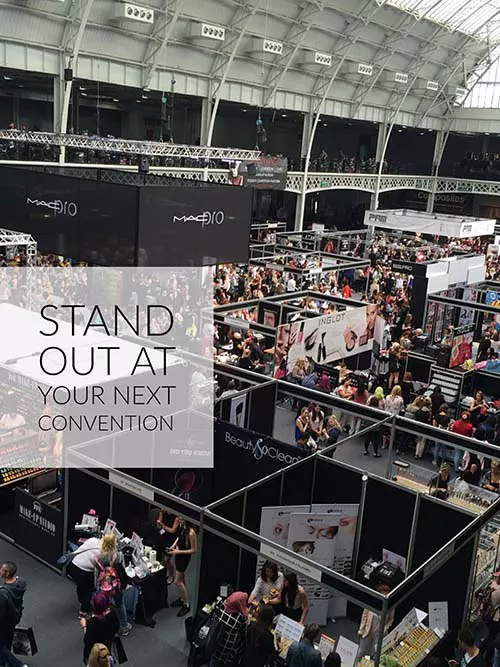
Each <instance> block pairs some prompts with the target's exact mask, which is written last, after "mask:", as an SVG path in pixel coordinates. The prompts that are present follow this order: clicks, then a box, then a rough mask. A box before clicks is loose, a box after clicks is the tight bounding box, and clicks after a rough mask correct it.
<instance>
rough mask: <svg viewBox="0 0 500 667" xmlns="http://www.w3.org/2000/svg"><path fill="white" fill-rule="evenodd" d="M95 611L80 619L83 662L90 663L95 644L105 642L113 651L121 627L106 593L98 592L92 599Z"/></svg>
mask: <svg viewBox="0 0 500 667" xmlns="http://www.w3.org/2000/svg"><path fill="white" fill-rule="evenodd" d="M92 609H93V612H92V614H90V615H89V616H87V617H84V618H81V619H80V625H81V626H82V630H83V632H84V633H85V634H84V635H83V662H84V663H85V664H87V663H88V660H89V655H90V651H91V650H92V647H93V646H94V644H104V646H106V647H107V648H108V650H109V651H110V652H111V645H112V643H113V639H114V638H115V635H116V634H117V632H118V630H119V629H120V622H119V620H118V615H117V613H116V611H115V610H114V609H113V608H112V607H110V606H109V599H108V598H107V597H106V595H105V594H104V593H96V594H95V595H94V597H93V599H92Z"/></svg>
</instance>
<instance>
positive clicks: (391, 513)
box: [358, 478, 416, 568]
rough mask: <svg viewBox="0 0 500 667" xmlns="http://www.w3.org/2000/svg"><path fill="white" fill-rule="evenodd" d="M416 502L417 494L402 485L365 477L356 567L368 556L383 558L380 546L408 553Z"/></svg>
mask: <svg viewBox="0 0 500 667" xmlns="http://www.w3.org/2000/svg"><path fill="white" fill-rule="evenodd" d="M415 502H416V496H415V495H414V494H412V493H409V492H408V491H405V490H404V489H402V488H398V487H396V486H393V485H392V484H388V483H386V482H382V481H379V480H377V479H374V478H369V479H368V484H367V487H366V496H365V503H364V514H363V523H362V525H361V540H360V544H359V556H358V568H359V567H361V566H362V565H363V564H364V563H365V562H366V561H367V560H368V559H369V558H374V559H375V560H377V559H380V558H382V550H383V549H389V551H392V552H394V553H396V554H399V555H400V556H404V558H406V557H407V556H408V548H409V545H410V536H411V526H412V521H413V514H414V510H415Z"/></svg>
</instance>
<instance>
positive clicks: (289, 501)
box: [281, 458, 315, 505]
mask: <svg viewBox="0 0 500 667" xmlns="http://www.w3.org/2000/svg"><path fill="white" fill-rule="evenodd" d="M314 467H315V459H314V458H309V459H307V460H306V461H304V462H303V463H301V465H297V466H295V467H293V468H290V469H289V470H287V471H286V474H285V479H284V482H283V499H282V502H281V504H282V505H310V504H311V497H312V490H313V485H314V483H315V480H314Z"/></svg>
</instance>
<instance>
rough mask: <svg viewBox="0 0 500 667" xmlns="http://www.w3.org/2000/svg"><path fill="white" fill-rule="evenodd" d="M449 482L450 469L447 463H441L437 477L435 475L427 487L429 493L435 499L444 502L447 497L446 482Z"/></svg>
mask: <svg viewBox="0 0 500 667" xmlns="http://www.w3.org/2000/svg"><path fill="white" fill-rule="evenodd" d="M449 480H450V469H449V467H448V464H447V463H442V464H441V468H440V469H439V475H436V476H435V477H434V478H433V479H432V480H431V483H430V485H429V493H430V495H431V496H434V497H435V498H440V499H441V500H446V497H447V496H448V482H449Z"/></svg>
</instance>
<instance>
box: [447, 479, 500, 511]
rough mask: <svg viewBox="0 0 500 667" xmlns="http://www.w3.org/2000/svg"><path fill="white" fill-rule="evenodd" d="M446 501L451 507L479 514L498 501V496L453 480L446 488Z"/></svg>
mask: <svg viewBox="0 0 500 667" xmlns="http://www.w3.org/2000/svg"><path fill="white" fill-rule="evenodd" d="M447 500H448V502H450V503H453V505H458V507H463V508H464V509H467V510H470V511H472V512H476V513H477V514H481V513H482V512H484V510H485V509H487V508H488V507H489V506H490V505H492V504H493V503H494V502H495V500H498V494H496V493H493V492H492V491H487V490H486V489H481V488H479V487H478V486H472V484H467V483H466V482H464V481H462V480H455V481H454V482H452V483H451V484H449V486H448V498H447Z"/></svg>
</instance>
